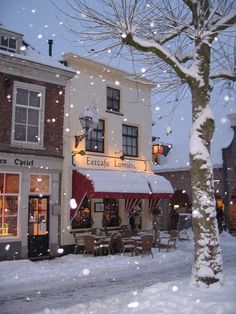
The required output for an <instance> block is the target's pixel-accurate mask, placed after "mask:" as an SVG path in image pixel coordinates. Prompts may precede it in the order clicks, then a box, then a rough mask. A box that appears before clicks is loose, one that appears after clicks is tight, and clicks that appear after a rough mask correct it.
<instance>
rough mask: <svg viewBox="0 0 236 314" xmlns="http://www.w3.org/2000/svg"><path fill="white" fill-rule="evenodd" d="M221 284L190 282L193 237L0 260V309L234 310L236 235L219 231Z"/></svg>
mask: <svg viewBox="0 0 236 314" xmlns="http://www.w3.org/2000/svg"><path fill="white" fill-rule="evenodd" d="M220 243H221V248H222V255H223V261H224V286H223V287H219V286H216V287H214V288H212V289H207V288H201V289H200V288H193V287H192V286H191V284H190V277H191V266H192V260H193V242H192V241H189V242H188V241H182V242H179V241H178V243H177V250H173V251H171V252H168V253H166V252H163V251H162V252H158V250H157V249H154V250H153V251H154V258H153V259H152V258H151V257H150V256H146V257H143V258H142V257H140V256H134V257H131V256H129V255H128V254H127V255H125V256H120V255H115V256H102V257H92V256H90V257H85V256H83V255H79V254H78V255H67V256H63V257H59V258H55V259H53V260H50V261H41V262H30V261H29V260H19V261H6V262H1V263H0V313H2V314H6V313H10V314H13V313H14V314H18V313H24V314H27V313H39V312H40V313H43V314H60V313H63V314H73V313H77V314H92V313H94V314H108V313H119V314H121V313H122V314H128V313H146V314H152V313H155V314H157V313H158V314H162V313H168V314H172V313H176V314H180V313H186V314H193V313H198V314H201V313H204V314H212V313H214V314H235V313H236V262H235V261H236V237H232V236H231V235H229V234H228V233H226V232H225V233H223V234H222V235H221V236H220Z"/></svg>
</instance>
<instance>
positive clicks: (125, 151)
mask: <svg viewBox="0 0 236 314" xmlns="http://www.w3.org/2000/svg"><path fill="white" fill-rule="evenodd" d="M124 127H127V128H132V129H133V130H136V134H137V135H136V136H135V135H132V134H128V132H127V133H124ZM132 133H133V132H132ZM138 136H139V132H138V127H137V126H133V125H128V124H122V150H123V154H124V156H129V157H138ZM124 138H125V140H124ZM128 139H131V144H128V143H127V141H128ZM133 139H134V140H135V145H133V143H132V142H133ZM128 148H130V149H131V153H130V154H129V153H128ZM134 149H135V150H136V153H135V154H134V153H133V151H134Z"/></svg>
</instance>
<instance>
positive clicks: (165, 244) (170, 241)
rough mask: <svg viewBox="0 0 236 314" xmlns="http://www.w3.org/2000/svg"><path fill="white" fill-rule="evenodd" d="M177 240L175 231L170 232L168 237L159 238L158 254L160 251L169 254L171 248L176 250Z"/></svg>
mask: <svg viewBox="0 0 236 314" xmlns="http://www.w3.org/2000/svg"><path fill="white" fill-rule="evenodd" d="M177 238H178V231H177V230H171V231H170V235H169V236H164V237H160V239H159V243H158V248H159V252H160V250H161V249H165V250H166V251H167V252H169V250H170V249H171V248H174V249H176V241H177Z"/></svg>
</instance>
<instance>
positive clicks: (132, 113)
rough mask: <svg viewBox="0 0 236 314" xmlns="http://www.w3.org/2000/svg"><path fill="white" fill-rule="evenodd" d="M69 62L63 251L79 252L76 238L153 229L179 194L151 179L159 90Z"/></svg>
mask: <svg viewBox="0 0 236 314" xmlns="http://www.w3.org/2000/svg"><path fill="white" fill-rule="evenodd" d="M64 60H65V62H66V63H67V66H68V67H70V68H72V69H73V70H75V71H76V72H77V75H76V76H75V77H74V78H73V79H71V80H70V82H69V84H68V86H67V92H66V108H65V118H64V119H65V120H64V145H63V147H64V164H63V179H62V216H61V244H62V246H67V245H71V244H73V237H72V230H81V232H84V231H89V230H91V228H103V227H107V228H111V229H113V228H114V229H115V228H117V227H119V226H121V225H127V224H128V225H130V226H131V228H132V229H134V228H136V229H150V228H152V209H153V208H154V207H155V206H157V204H158V202H159V200H160V199H162V198H169V197H170V194H171V193H173V189H172V187H171V185H170V184H169V182H168V181H167V180H165V179H164V178H162V177H160V176H156V175H154V174H153V173H152V172H151V162H152V127H151V124H152V118H151V89H152V88H153V87H154V85H153V82H151V81H149V80H147V79H144V78H137V77H134V76H132V75H131V74H128V73H126V72H123V71H120V70H118V69H114V68H112V67H109V66H105V65H103V64H100V63H97V62H94V61H91V60H88V59H86V58H82V57H79V56H76V55H74V54H66V55H65V56H64ZM94 103H95V104H96V107H97V109H98V112H97V114H98V121H97V124H96V126H95V128H94V129H93V130H92V131H91V132H90V133H89V134H88V136H87V138H83V139H80V141H78V143H77V144H78V146H77V145H76V143H75V137H74V136H79V135H81V134H83V130H82V127H81V125H80V121H79V117H80V116H81V114H82V112H83V110H85V109H86V106H91V105H92V104H94ZM76 146H77V147H76ZM71 199H74V200H75V203H76V206H72V205H71ZM71 206H72V208H71ZM131 217H132V219H131Z"/></svg>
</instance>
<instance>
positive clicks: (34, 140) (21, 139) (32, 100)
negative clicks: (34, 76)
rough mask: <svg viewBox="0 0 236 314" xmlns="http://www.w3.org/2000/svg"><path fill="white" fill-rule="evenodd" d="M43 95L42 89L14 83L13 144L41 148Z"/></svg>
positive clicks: (43, 90) (43, 89)
mask: <svg viewBox="0 0 236 314" xmlns="http://www.w3.org/2000/svg"><path fill="white" fill-rule="evenodd" d="M44 93H45V88H44V87H41V86H36V85H30V84H25V83H20V82H15V85H14V115H13V128H12V129H13V139H12V141H13V142H14V143H19V144H22V143H25V144H28V145H31V146H32V145H33V146H42V136H43V133H42V132H43V109H44Z"/></svg>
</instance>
